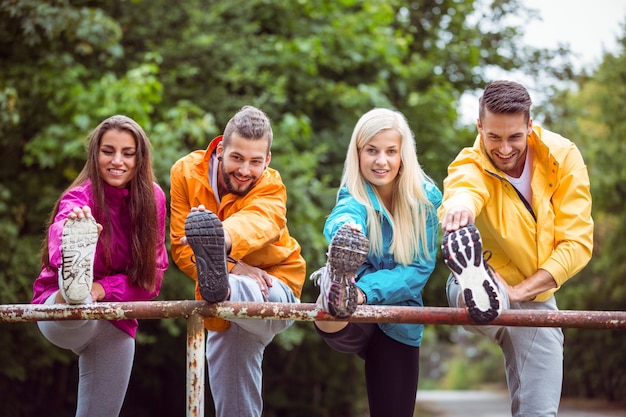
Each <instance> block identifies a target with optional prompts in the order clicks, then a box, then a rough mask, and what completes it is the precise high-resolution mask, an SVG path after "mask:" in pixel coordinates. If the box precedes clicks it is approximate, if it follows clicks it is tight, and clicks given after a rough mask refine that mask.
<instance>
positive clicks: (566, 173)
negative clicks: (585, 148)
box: [539, 144, 593, 287]
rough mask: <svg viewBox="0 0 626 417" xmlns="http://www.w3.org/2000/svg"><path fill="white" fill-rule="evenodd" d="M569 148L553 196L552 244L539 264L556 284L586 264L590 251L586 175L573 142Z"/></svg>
mask: <svg viewBox="0 0 626 417" xmlns="http://www.w3.org/2000/svg"><path fill="white" fill-rule="evenodd" d="M571 147H572V148H571V149H570V151H569V152H568V153H567V156H566V157H565V159H564V160H563V162H562V163H561V166H560V168H559V170H560V172H562V173H563V174H562V176H561V178H560V179H559V181H558V186H557V189H556V190H555V192H554V194H553V195H552V205H553V206H554V215H555V220H554V242H555V247H554V250H553V251H552V254H551V256H550V257H549V258H548V259H547V260H546V262H544V263H543V264H542V265H540V266H539V267H540V268H541V269H545V270H546V271H548V272H550V274H552V277H553V278H554V280H555V281H556V283H557V284H558V286H559V287H560V286H561V285H562V284H563V283H564V282H565V281H567V280H568V279H569V278H571V277H572V276H574V275H575V274H576V273H578V272H579V271H580V270H582V269H583V268H584V267H585V265H587V263H588V262H589V260H590V259H591V255H592V250H593V219H592V217H591V192H590V184H589V174H588V172H587V167H586V166H585V163H584V161H583V157H582V155H581V154H580V152H579V150H578V149H577V148H576V147H575V145H574V144H572V145H571Z"/></svg>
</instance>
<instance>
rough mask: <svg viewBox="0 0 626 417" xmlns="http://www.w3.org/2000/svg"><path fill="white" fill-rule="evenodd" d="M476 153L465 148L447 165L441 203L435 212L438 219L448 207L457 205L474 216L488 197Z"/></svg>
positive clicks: (442, 216) (487, 190) (487, 188)
mask: <svg viewBox="0 0 626 417" xmlns="http://www.w3.org/2000/svg"><path fill="white" fill-rule="evenodd" d="M476 153H477V151H476V150H475V149H473V148H465V149H463V150H462V151H461V152H460V153H459V155H458V156H457V157H456V159H455V160H454V161H452V163H451V164H450V166H449V167H448V175H447V177H446V179H445V180H444V183H443V186H444V193H443V203H442V204H441V206H440V207H439V210H438V212H437V214H438V216H439V220H443V218H444V217H445V215H446V212H447V211H448V210H449V209H450V208H452V207H455V206H459V205H462V206H465V207H467V208H468V209H470V210H471V212H472V213H473V214H474V218H476V217H478V215H479V214H480V212H481V210H482V208H483V206H484V205H485V203H486V201H487V200H488V199H489V195H490V191H489V187H488V184H487V182H485V181H483V178H484V174H483V172H482V168H481V167H480V166H479V165H478V163H477V162H476V160H478V158H479V156H478V155H476Z"/></svg>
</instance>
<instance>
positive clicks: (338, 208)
mask: <svg viewBox="0 0 626 417" xmlns="http://www.w3.org/2000/svg"><path fill="white" fill-rule="evenodd" d="M346 223H356V224H359V225H361V230H362V231H363V233H367V211H366V209H365V207H363V206H362V205H361V204H358V203H357V202H356V201H355V200H354V198H353V197H352V196H351V195H350V194H349V193H348V191H347V190H345V189H341V190H340V191H339V194H338V195H337V202H336V204H335V206H334V207H333V209H332V211H331V212H330V214H329V215H328V218H327V219H326V223H325V225H324V236H325V237H326V240H327V241H328V243H330V241H331V240H332V239H333V236H335V233H337V230H339V229H340V228H341V226H343V225H344V224H346Z"/></svg>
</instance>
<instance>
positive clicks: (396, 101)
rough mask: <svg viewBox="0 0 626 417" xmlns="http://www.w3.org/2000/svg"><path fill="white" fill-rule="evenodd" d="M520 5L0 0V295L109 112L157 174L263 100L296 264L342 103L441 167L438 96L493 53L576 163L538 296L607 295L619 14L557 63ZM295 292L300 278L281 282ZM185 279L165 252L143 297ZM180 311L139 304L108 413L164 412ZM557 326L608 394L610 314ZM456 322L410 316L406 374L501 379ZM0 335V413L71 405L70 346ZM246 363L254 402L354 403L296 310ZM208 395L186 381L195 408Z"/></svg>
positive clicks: (603, 306)
mask: <svg viewBox="0 0 626 417" xmlns="http://www.w3.org/2000/svg"><path fill="white" fill-rule="evenodd" d="M535 18H537V16H536V15H535V14H534V12H533V11H532V10H528V9H526V8H525V7H523V5H522V3H521V2H520V1H517V0H482V1H481V0H475V1H472V0H470V1H458V0H423V1H419V2H417V1H414V2H411V1H404V0H369V1H358V0H293V1H284V0H219V1H216V0H178V1H173V0H98V1H93V0H48V1H45V2H42V1H40V0H0V56H1V59H0V145H1V149H2V161H3V163H2V164H1V166H0V241H1V242H2V245H3V248H2V250H0V303H1V304H20V303H28V302H29V301H30V299H31V297H32V284H33V281H34V279H35V278H36V276H37V275H38V274H39V271H40V265H39V262H38V260H39V256H38V253H39V247H40V242H41V239H42V236H43V233H44V224H45V220H46V218H47V215H48V214H49V211H50V210H51V208H52V206H53V203H54V201H55V200H56V199H57V198H58V196H59V194H60V193H61V192H62V190H63V189H65V187H67V185H69V183H70V182H71V181H72V179H73V178H74V177H75V176H76V174H77V173H78V172H79V171H80V169H81V168H82V166H83V164H84V161H85V150H84V144H85V138H86V137H87V135H88V134H89V132H90V131H91V129H93V128H94V127H95V126H96V125H97V124H98V123H99V122H100V121H102V120H103V119H104V118H106V117H108V116H110V115H113V114H120V113H121V114H126V115H128V116H130V117H132V118H133V119H135V120H136V121H138V122H139V123H140V124H141V125H142V126H143V127H144V129H145V130H146V132H147V133H148V135H149V136H150V139H151V142H152V145H153V150H154V170H155V173H156V176H157V178H158V181H159V183H160V184H161V186H162V187H163V188H164V190H165V191H166V192H168V191H169V168H170V167H171V165H172V164H173V163H174V162H175V161H176V160H177V159H178V158H180V157H182V156H183V155H185V154H186V153H187V152H189V151H190V150H193V149H200V148H204V147H206V145H207V144H208V142H209V141H210V139H211V138H213V137H214V136H217V135H218V134H220V133H221V130H222V129H223V127H224V125H225V123H226V121H227V120H228V119H229V118H230V117H231V116H232V114H234V112H235V111H236V110H237V109H239V108H240V107H242V106H243V105H246V104H251V105H255V106H258V107H260V108H261V109H263V110H264V111H265V112H266V113H267V114H268V115H269V116H270V118H271V119H272V123H273V128H274V136H275V140H274V146H273V150H272V166H273V167H274V168H277V169H278V170H279V171H280V172H281V174H282V176H283V179H284V181H285V183H286V184H287V190H288V224H289V228H290V231H291V233H292V235H293V236H295V237H296V238H297V239H298V240H299V241H300V242H301V244H302V249H303V255H304V257H305V259H306V260H307V266H308V271H309V272H312V271H314V270H315V269H317V268H319V267H320V266H321V265H322V264H323V263H324V261H325V251H326V241H325V239H324V237H323V235H322V226H323V223H324V219H325V216H326V215H327V213H329V211H330V209H331V207H332V204H333V202H334V198H335V194H336V191H337V186H338V183H339V179H340V177H341V172H342V168H343V159H344V156H345V149H346V146H347V144H348V141H349V138H350V134H351V131H352V128H353V127H354V124H355V122H356V120H357V119H358V117H359V116H360V115H361V114H363V113H364V112H365V111H367V110H369V109H371V108H373V107H389V108H394V109H397V110H399V111H401V112H402V113H404V114H405V115H406V117H407V118H408V120H409V124H410V125H411V128H412V129H413V131H414V133H415V136H416V141H417V153H418V156H419V159H420V163H421V164H422V166H423V167H424V169H425V171H426V172H427V173H428V174H429V175H431V176H432V178H433V179H434V180H435V181H436V182H437V184H439V186H440V187H441V185H442V181H443V178H444V177H445V175H446V167H447V164H448V163H449V162H450V161H451V160H452V159H453V157H454V156H455V155H456V153H457V152H458V151H459V150H460V149H461V148H462V147H463V146H467V145H469V144H471V143H472V141H473V139H474V137H475V134H476V131H475V127H474V126H472V125H464V124H463V123H461V122H460V120H461V118H460V115H461V108H460V99H461V97H462V95H463V94H465V93H468V92H469V93H471V92H476V91H479V90H480V89H481V88H482V87H484V85H485V83H486V82H488V81H489V80H490V79H491V78H490V77H492V76H493V75H492V74H494V73H497V74H504V75H503V76H500V78H510V79H517V78H518V77H519V79H523V80H524V82H525V83H526V82H528V83H530V85H528V87H529V89H530V90H531V93H532V92H533V91H541V96H542V99H541V100H535V101H538V102H537V103H536V104H537V105H536V106H535V108H534V113H535V114H534V115H535V117H536V119H537V120H541V121H542V124H543V125H544V126H545V127H546V128H548V129H550V130H553V131H557V132H559V133H561V134H563V135H564V136H566V137H568V138H571V139H572V140H574V141H575V142H576V143H577V144H578V146H579V147H580V149H581V152H582V153H583V156H584V157H585V160H586V162H587V165H588V167H589V173H590V177H591V184H592V194H593V197H594V209H593V214H594V220H595V224H596V231H595V236H594V240H595V248H594V258H593V260H592V261H591V263H590V264H589V266H588V267H587V268H585V269H584V270H583V271H582V272H581V273H580V274H579V275H578V276H576V277H575V278H573V279H572V280H571V281H570V282H568V283H567V284H566V285H565V286H564V288H563V289H562V290H561V291H559V293H558V297H557V298H558V301H559V305H560V307H561V308H562V309H578V310H624V309H625V308H626V281H625V280H624V277H625V276H626V246H625V245H623V244H622V242H623V241H622V240H621V237H623V236H624V235H626V217H625V216H624V215H623V211H624V208H625V207H626V204H625V203H626V201H625V200H626V164H624V163H623V161H622V162H619V161H620V160H621V157H622V156H623V155H624V154H626V121H625V120H624V117H623V114H624V106H625V104H626V30H625V33H624V35H622V37H621V38H620V40H619V44H620V50H619V51H618V52H617V53H616V54H611V53H605V54H604V56H603V59H602V61H601V62H600V63H599V64H598V66H597V67H596V68H591V69H589V68H586V69H584V70H579V69H577V67H576V66H574V65H573V64H572V61H573V60H574V59H575V57H572V56H571V55H570V53H569V51H568V48H567V46H564V47H560V48H558V49H539V48H533V47H529V46H526V45H524V44H523V43H522V42H521V39H522V34H523V30H524V23H523V22H524V21H525V20H526V19H535ZM625 29H626V28H625ZM528 80H530V81H528ZM620 155H622V156H620ZM446 276H447V271H446V268H445V265H444V264H443V263H441V262H439V263H438V266H437V268H436V270H435V273H434V274H433V276H432V278H431V281H430V282H429V285H428V286H427V288H426V290H425V294H424V298H425V302H426V304H427V305H431V306H444V305H446V303H445V300H444V283H445V279H446ZM316 296H317V289H316V288H314V286H313V284H312V283H311V282H307V283H306V285H305V289H304V293H303V297H302V301H303V302H313V301H314V300H315V298H316ZM192 298H193V281H191V280H190V279H189V278H187V277H186V276H185V275H183V274H182V273H181V272H180V271H178V269H177V268H176V266H175V265H174V264H173V262H172V263H171V266H170V269H169V270H168V271H167V273H166V277H165V281H164V285H163V289H162V291H161V294H160V296H159V299H161V300H176V299H192ZM185 326H186V323H185V320H183V319H167V320H142V321H141V323H140V327H139V334H138V337H137V353H136V358H135V364H134V372H133V376H132V378H131V386H130V388H129V391H128V395H127V398H126V402H125V406H124V410H123V415H124V416H139V417H141V416H152V415H157V416H161V415H167V416H174V415H182V414H183V413H184V411H183V410H184V408H185V371H186V369H185V349H186V341H185V331H186V327H185ZM565 333H566V346H565V378H564V395H570V396H585V397H593V398H604V399H607V400H610V401H624V394H625V393H626V374H625V373H624V371H623V370H624V369H626V355H624V345H626V333H624V332H619V331H607V330H580V329H567V330H566V331H565ZM466 343H467V336H463V335H459V332H458V331H457V329H456V328H455V327H454V326H447V327H446V326H438V327H436V326H427V332H426V335H425V340H424V347H423V349H422V363H423V364H422V375H421V380H420V386H421V387H422V389H424V388H428V387H430V388H437V387H447V388H478V387H479V386H480V385H481V384H484V383H502V379H503V377H502V372H503V371H502V366H501V358H500V357H499V356H498V352H497V351H496V352H494V351H493V350H492V349H493V348H492V347H484V346H483V345H482V344H480V343H479V344H477V345H475V346H474V347H472V349H471V350H470V349H466V348H465V346H468V345H467V344H466ZM446 352H448V353H449V355H448V356H447V355H445V354H444V353H446ZM0 353H1V354H0V392H2V397H3V404H2V407H0V410H2V411H0V414H2V415H6V416H9V415H10V416H32V415H44V414H45V415H54V416H70V415H73V412H74V405H75V397H76V381H77V363H76V362H77V361H76V356H75V355H74V354H72V353H71V352H67V351H64V350H61V349H58V348H56V347H55V346H53V345H51V344H50V343H48V342H47V341H46V340H45V339H44V338H43V336H41V334H40V333H39V331H38V329H37V327H36V325H35V324H34V323H28V324H12V323H10V324H2V325H1V327H0ZM264 370H265V377H264V397H265V402H266V403H265V416H267V417H270V416H357V415H363V413H364V412H366V410H367V403H366V400H365V392H364V390H365V388H364V383H363V374H362V364H361V361H360V360H359V359H358V358H355V357H352V356H348V355H341V354H338V353H334V352H333V351H331V350H330V348H328V347H327V346H326V345H325V344H324V343H323V341H321V339H320V338H319V337H318V336H317V335H316V333H315V332H314V331H313V328H312V324H311V323H308V322H298V323H296V324H295V325H294V326H292V328H291V329H290V330H289V331H287V332H285V333H283V334H281V335H279V337H278V338H277V339H276V340H275V342H274V343H272V344H271V345H270V346H269V347H268V349H267V351H266V355H265V362H264ZM210 401H211V400H210V393H209V392H208V391H207V403H208V405H207V410H206V414H205V415H207V416H210V415H212V412H213V411H212V407H211V406H210Z"/></svg>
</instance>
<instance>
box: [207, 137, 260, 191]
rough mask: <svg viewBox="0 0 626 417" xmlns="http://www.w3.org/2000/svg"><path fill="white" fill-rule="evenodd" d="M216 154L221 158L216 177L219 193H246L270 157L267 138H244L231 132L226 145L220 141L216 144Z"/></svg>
mask: <svg viewBox="0 0 626 417" xmlns="http://www.w3.org/2000/svg"><path fill="white" fill-rule="evenodd" d="M217 155H218V156H219V157H221V158H222V160H221V161H220V164H219V168H218V169H219V171H221V174H220V173H218V177H217V178H218V186H219V187H220V195H225V194H226V193H232V194H236V195H239V196H242V195H246V194H247V193H248V192H249V191H250V190H251V189H252V187H254V184H256V182H257V181H258V179H259V177H260V176H261V174H263V170H264V169H265V168H266V167H267V165H269V163H270V159H271V154H270V153H269V152H268V140H267V139H246V138H244V137H242V136H240V135H239V134H237V133H233V134H232V136H231V138H230V141H229V143H228V146H227V147H224V146H223V145H222V143H220V144H219V145H218V146H217Z"/></svg>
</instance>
